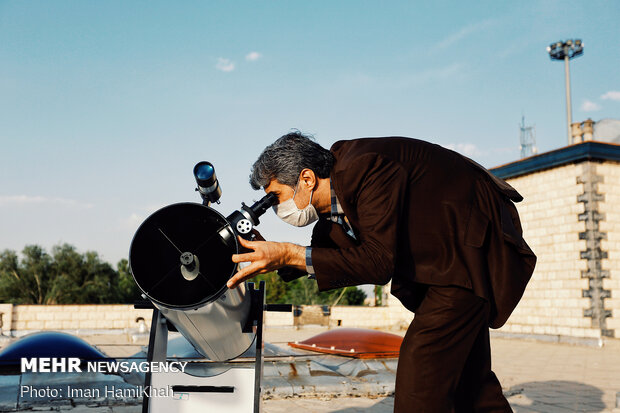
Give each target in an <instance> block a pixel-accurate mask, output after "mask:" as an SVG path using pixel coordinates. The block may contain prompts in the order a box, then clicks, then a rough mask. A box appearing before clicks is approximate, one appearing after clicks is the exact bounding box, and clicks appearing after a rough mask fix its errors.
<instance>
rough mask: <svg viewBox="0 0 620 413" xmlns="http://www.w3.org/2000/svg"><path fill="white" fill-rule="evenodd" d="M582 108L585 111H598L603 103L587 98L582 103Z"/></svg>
mask: <svg viewBox="0 0 620 413" xmlns="http://www.w3.org/2000/svg"><path fill="white" fill-rule="evenodd" d="M581 110H583V111H584V112H596V111H598V110H601V105H599V104H598V103H596V102H592V101H591V100H588V99H586V100H584V101H583V103H582V104H581Z"/></svg>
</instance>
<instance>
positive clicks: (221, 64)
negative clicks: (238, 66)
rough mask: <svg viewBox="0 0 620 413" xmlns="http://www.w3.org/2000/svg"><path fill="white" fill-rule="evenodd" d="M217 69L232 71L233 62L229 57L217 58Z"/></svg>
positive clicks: (233, 68)
mask: <svg viewBox="0 0 620 413" xmlns="http://www.w3.org/2000/svg"><path fill="white" fill-rule="evenodd" d="M215 68H216V69H217V70H221V71H222V72H232V71H233V70H235V63H234V62H233V61H231V60H230V59H226V58H224V57H218V58H217V64H216V65H215Z"/></svg>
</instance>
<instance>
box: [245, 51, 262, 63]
mask: <svg viewBox="0 0 620 413" xmlns="http://www.w3.org/2000/svg"><path fill="white" fill-rule="evenodd" d="M261 57H263V55H262V54H260V53H258V52H250V53H248V54H247V55H245V60H247V61H248V62H255V61H257V60H258V59H260V58H261Z"/></svg>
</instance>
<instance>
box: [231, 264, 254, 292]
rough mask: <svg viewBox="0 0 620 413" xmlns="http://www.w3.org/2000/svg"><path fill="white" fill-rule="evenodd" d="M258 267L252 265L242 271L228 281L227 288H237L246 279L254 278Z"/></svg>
mask: <svg viewBox="0 0 620 413" xmlns="http://www.w3.org/2000/svg"><path fill="white" fill-rule="evenodd" d="M256 267H258V265H255V264H250V265H248V266H247V267H245V268H242V269H240V270H239V271H237V273H236V274H235V275H233V276H232V277H231V278H230V280H228V282H227V283H226V286H227V287H228V288H235V287H236V286H237V285H239V284H241V283H242V282H243V281H245V280H246V279H248V278H250V277H252V276H253V275H254V273H255V272H256Z"/></svg>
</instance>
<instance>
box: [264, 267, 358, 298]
mask: <svg viewBox="0 0 620 413" xmlns="http://www.w3.org/2000/svg"><path fill="white" fill-rule="evenodd" d="M261 280H265V283H266V287H267V291H266V294H267V297H266V301H267V303H269V304H293V305H308V304H322V305H336V304H339V305H362V304H364V299H366V293H365V292H364V291H362V290H360V289H359V288H357V287H345V288H337V289H335V290H329V291H319V289H318V287H317V283H316V281H315V280H311V279H308V278H307V277H301V278H298V279H296V280H293V281H290V282H288V283H286V282H284V281H282V279H281V278H280V276H278V274H277V273H276V272H270V273H267V274H261V275H259V276H257V277H255V278H254V279H252V281H254V282H256V283H258V282H259V281H261Z"/></svg>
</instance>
